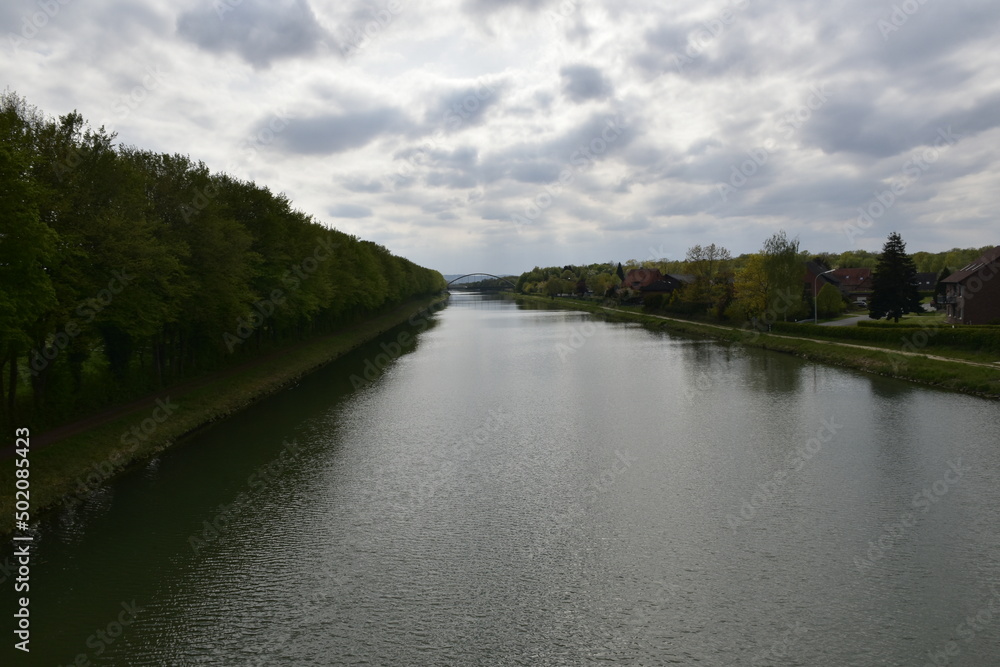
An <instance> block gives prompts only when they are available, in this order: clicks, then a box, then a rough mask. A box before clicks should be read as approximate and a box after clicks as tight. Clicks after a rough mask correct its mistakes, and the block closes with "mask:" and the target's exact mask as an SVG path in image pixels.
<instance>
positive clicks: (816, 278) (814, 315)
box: [813, 269, 837, 324]
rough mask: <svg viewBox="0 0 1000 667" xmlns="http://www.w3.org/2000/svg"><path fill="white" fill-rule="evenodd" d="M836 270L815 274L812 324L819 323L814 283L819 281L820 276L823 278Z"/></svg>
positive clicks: (814, 284)
mask: <svg viewBox="0 0 1000 667" xmlns="http://www.w3.org/2000/svg"><path fill="white" fill-rule="evenodd" d="M836 270H837V269H830V270H829V271H824V272H823V273H817V274H816V277H815V278H813V324H816V323H817V322H818V321H819V317H818V314H819V309H818V308H817V305H816V281H817V280H819V277H820V276H825V275H826V274H828V273H830V272H832V271H836Z"/></svg>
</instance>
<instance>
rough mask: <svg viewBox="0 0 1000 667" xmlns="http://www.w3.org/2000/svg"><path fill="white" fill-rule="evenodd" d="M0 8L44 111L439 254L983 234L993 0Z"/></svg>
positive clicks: (8, 69)
mask: <svg viewBox="0 0 1000 667" xmlns="http://www.w3.org/2000/svg"><path fill="white" fill-rule="evenodd" d="M0 25H2V26H3V28H4V30H3V34H4V35H6V36H5V37H4V38H3V44H2V45H0V48H2V49H3V50H4V53H3V57H2V58H0V84H2V85H4V86H8V87H9V88H11V89H12V90H14V91H16V92H17V93H18V94H21V95H23V96H25V97H27V99H28V101H29V102H30V103H32V104H34V105H36V106H38V107H40V108H41V109H42V110H43V111H45V112H46V113H48V114H51V115H59V114H64V113H67V112H69V111H72V110H73V109H76V110H78V111H80V112H81V113H82V114H83V115H84V116H85V117H86V118H87V119H88V120H89V121H90V122H91V123H92V124H93V125H95V126H96V125H99V124H102V123H103V124H104V125H105V126H106V127H108V128H111V129H113V130H114V131H116V132H117V133H118V139H119V141H120V142H122V143H126V144H134V145H137V146H140V147H143V148H148V149H152V150H156V151H163V152H170V153H183V154H188V155H190V156H191V157H192V158H193V159H196V160H203V161H204V162H206V163H207V164H208V165H209V167H210V168H212V169H213V170H216V171H222V170H225V171H227V172H229V173H232V174H234V175H236V176H239V177H241V178H248V179H252V180H254V181H256V182H257V183H259V184H263V185H267V186H269V187H270V188H271V189H272V190H274V191H282V192H285V193H286V194H287V195H288V196H289V197H290V198H291V199H292V201H293V202H294V204H295V206H296V207H297V208H299V209H301V210H303V211H306V212H307V213H310V214H312V215H314V217H315V218H316V219H317V220H318V221H320V222H322V223H323V224H327V225H331V226H334V227H337V228H339V229H342V230H344V231H346V232H349V233H352V234H356V235H358V236H360V237H362V238H366V239H371V240H374V241H376V242H378V243H381V244H383V245H385V246H387V247H388V248H389V249H390V250H392V251H393V252H395V253H397V254H400V255H403V256H405V257H408V258H410V259H413V260H414V261H416V262H418V263H420V264H423V265H425V266H430V267H432V268H436V269H438V270H440V271H442V272H444V273H457V272H469V271H488V272H515V273H516V272H520V271H522V270H526V269H529V268H531V267H532V266H534V265H553V264H567V263H572V264H578V263H585V262H594V261H605V260H616V261H617V260H625V259H629V258H635V259H640V260H642V259H649V258H659V257H669V258H672V259H674V258H678V257H682V256H683V255H684V252H685V250H686V249H687V248H688V247H689V246H691V245H693V244H695V243H701V244H706V243H712V242H714V243H719V244H722V245H725V246H726V247H728V248H729V249H730V250H731V251H732V252H733V253H734V254H739V253H742V252H752V251H754V250H757V249H758V248H759V247H760V245H761V243H762V241H763V240H764V239H765V238H766V237H767V236H769V235H770V234H772V233H773V232H774V231H776V230H778V229H784V230H786V231H787V232H788V233H789V235H791V236H797V237H798V238H799V240H800V242H801V244H802V247H803V248H805V249H809V250H812V251H821V250H827V251H843V250H848V249H853V248H864V249H869V250H878V249H879V248H880V247H881V245H882V242H883V241H884V239H885V237H886V235H887V234H888V233H889V232H891V231H893V230H898V231H900V232H901V233H902V234H903V238H904V240H906V241H907V243H908V247H909V250H911V251H916V250H930V251H936V250H945V249H948V248H951V247H955V246H959V247H968V246H981V245H986V244H997V243H1000V225H998V224H997V215H996V214H997V210H998V209H1000V162H998V154H997V150H996V147H997V146H1000V129H998V125H1000V49H998V48H997V42H996V39H997V38H996V35H997V34H1000V3H997V2H995V0H981V1H965V0H949V1H948V2H944V0H905V1H904V2H901V1H900V0H893V1H890V0H886V1H885V2H878V1H873V0H841V1H836V0H835V1H834V2H779V1H777V0H771V1H766V0H721V1H712V0H709V1H705V2H670V1H664V0H655V1H654V0H650V1H648V2H642V1H635V2H633V1H630V0H563V2H561V3H559V2H558V1H557V0H549V1H546V0H509V1H505V0H464V2H438V1H433V0H427V1H419V0H391V1H387V0H372V1H371V2H360V1H355V0H347V1H344V2H333V1H332V0H242V1H241V0H215V2H212V1H211V0H198V1H194V0H181V1H179V2H178V1H176V0H128V1H125V0H35V1H31V0H7V1H5V2H4V3H3V4H2V7H0ZM862 213H864V214H865V215H862Z"/></svg>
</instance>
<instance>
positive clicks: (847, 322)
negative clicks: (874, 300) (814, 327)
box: [819, 313, 868, 327]
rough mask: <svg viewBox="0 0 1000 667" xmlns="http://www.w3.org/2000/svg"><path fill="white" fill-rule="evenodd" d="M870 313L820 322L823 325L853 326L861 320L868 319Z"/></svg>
mask: <svg viewBox="0 0 1000 667" xmlns="http://www.w3.org/2000/svg"><path fill="white" fill-rule="evenodd" d="M867 319H868V313H865V314H864V315H855V316H854V317H845V318H844V319H842V320H833V321H832V322H820V323H819V325H820V326H821V327H853V326H854V325H855V324H857V323H858V322H860V321H861V320H867Z"/></svg>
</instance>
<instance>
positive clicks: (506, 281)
mask: <svg viewBox="0 0 1000 667" xmlns="http://www.w3.org/2000/svg"><path fill="white" fill-rule="evenodd" d="M469 276H487V277H489V278H495V279H497V280H502V281H503V282H505V283H507V284H508V285H510V288H511V289H516V288H517V286H516V285H515V284H514V283H512V282H511V281H509V280H507V279H506V278H503V277H501V276H495V275H493V274H492V273H466V274H465V275H464V276H459V277H458V278H453V279H452V280H450V281H448V284H447V285H446V287H451V286H452V283H455V282H458V281H459V280H461V279H463V278H468V277H469Z"/></svg>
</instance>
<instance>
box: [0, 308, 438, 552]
mask: <svg viewBox="0 0 1000 667" xmlns="http://www.w3.org/2000/svg"><path fill="white" fill-rule="evenodd" d="M446 301H447V297H441V296H435V297H430V298H424V299H418V300H414V301H410V302H407V303H405V304H403V305H400V306H399V307H397V308H395V309H393V310H391V311H389V312H387V313H384V314H382V315H379V316H377V317H375V318H372V319H370V320H367V321H365V322H362V323H360V324H357V325H354V326H351V327H349V328H347V329H344V330H342V331H340V332H338V333H335V334H331V335H328V336H323V337H319V338H316V339H314V340H311V341H306V342H304V343H300V344H298V345H294V346H292V347H289V348H287V349H283V350H278V351H276V352H275V353H273V354H269V355H268V356H266V357H263V358H261V359H259V360H257V361H255V362H254V363H250V364H245V365H243V366H240V367H239V368H237V369H229V370H226V371H220V372H219V373H216V374H213V375H211V376H208V377H206V378H201V379H199V380H198V382H197V383H196V384H195V385H194V386H193V387H190V388H188V389H186V390H184V389H182V388H180V387H175V388H174V391H171V389H169V388H168V389H165V390H163V391H162V392H159V393H158V394H156V395H154V396H150V397H147V398H146V399H144V400H143V401H137V402H132V403H130V404H129V405H128V406H120V408H119V414H117V415H116V414H114V412H115V411H113V410H112V411H109V412H108V413H106V414H102V415H101V416H100V417H101V419H100V420H99V422H100V423H94V420H93V418H92V419H89V420H87V419H85V420H81V421H80V422H77V423H75V424H69V425H66V426H64V427H60V429H57V430H58V431H62V432H63V433H62V435H61V437H60V438H59V439H58V440H55V441H52V438H51V437H47V436H48V435H49V434H42V433H37V434H32V436H33V437H32V442H33V443H35V444H36V446H33V447H31V448H30V454H29V459H30V471H31V476H30V482H31V487H30V491H31V496H30V499H31V517H32V521H36V520H37V518H38V516H39V514H40V513H41V512H43V511H44V510H46V509H51V508H53V507H54V506H65V507H69V506H75V505H77V504H79V503H80V502H81V501H82V500H83V499H85V498H86V497H87V496H89V495H91V494H92V493H93V492H94V491H95V490H96V489H99V488H101V487H102V486H103V485H104V484H106V483H107V482H108V481H109V480H111V479H113V478H114V477H116V476H118V475H120V474H121V473H122V472H124V471H125V470H128V469H130V468H133V467H135V466H137V465H140V464H142V463H144V462H146V461H148V460H150V459H151V458H153V457H154V456H156V455H157V454H159V453H160V452H162V451H163V450H165V449H167V448H168V447H170V446H172V445H173V444H175V443H176V442H178V441H179V440H181V439H182V438H184V437H185V436H188V435H190V434H192V433H194V432H195V431H197V430H199V429H201V428H204V427H206V426H208V425H209V424H212V423H214V422H217V421H219V420H220V419H225V418H226V417H228V416H230V415H232V414H234V413H236V412H239V411H241V410H244V409H246V408H247V407H249V406H251V405H253V404H254V403H256V402H257V401H259V400H261V399H263V398H265V397H267V396H270V395H272V394H274V393H277V392H278V391H281V390H282V389H284V388H286V387H288V386H290V385H292V384H294V383H295V382H297V381H298V380H299V378H301V377H303V376H304V375H307V374H309V373H312V372H313V371H315V370H317V369H319V368H320V367H322V366H325V365H326V364H328V363H330V362H332V361H334V360H336V359H337V358H339V357H341V356H343V355H344V354H346V353H347V352H350V351H351V350H353V349H355V348H357V347H358V346H360V345H362V344H363V343H365V342H367V341H369V340H371V339H373V338H375V337H376V336H378V335H380V334H382V333H384V332H385V331H387V330H389V329H391V328H393V327H395V326H398V325H400V324H403V323H405V322H407V321H410V320H411V319H412V318H414V317H419V316H420V314H421V313H427V314H430V313H431V312H433V311H435V310H437V309H439V306H440V305H441V304H442V303H443V302H446ZM178 389H180V391H177V390H178ZM42 443H44V444H42ZM14 461H15V459H14V458H7V459H6V460H5V461H4V463H3V467H4V479H5V480H6V482H5V483H4V485H3V486H4V493H3V496H2V497H0V516H2V517H3V518H2V520H0V533H3V534H7V533H10V532H11V530H12V528H13V525H14V524H13V521H14V479H15V477H14V470H15V464H14Z"/></svg>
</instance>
